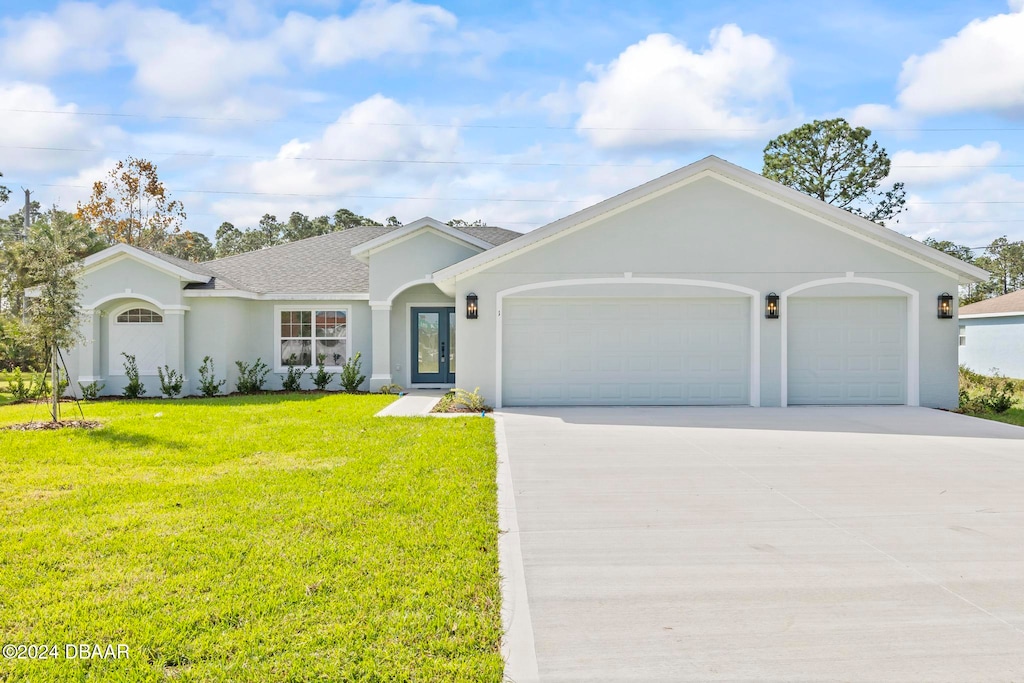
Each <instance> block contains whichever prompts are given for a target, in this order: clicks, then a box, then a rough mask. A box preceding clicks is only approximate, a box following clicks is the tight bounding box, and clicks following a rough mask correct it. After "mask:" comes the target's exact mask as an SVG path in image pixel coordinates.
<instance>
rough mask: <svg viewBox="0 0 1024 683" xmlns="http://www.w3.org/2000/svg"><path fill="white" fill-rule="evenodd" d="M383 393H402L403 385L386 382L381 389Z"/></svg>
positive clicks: (380, 391)
mask: <svg viewBox="0 0 1024 683" xmlns="http://www.w3.org/2000/svg"><path fill="white" fill-rule="evenodd" d="M379 393H381V394H400V393H402V387H400V386H399V385H397V384H385V385H384V386H382V387H381V388H380V389H379Z"/></svg>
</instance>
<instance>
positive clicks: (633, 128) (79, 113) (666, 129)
mask: <svg viewBox="0 0 1024 683" xmlns="http://www.w3.org/2000/svg"><path fill="white" fill-rule="evenodd" d="M0 112H11V113H20V114H52V115H63V116H94V117H111V118H130V119H151V120H152V119H164V120H182V121H223V122H228V123H291V124H294V121H285V120H283V119H280V118H278V119H272V118H247V117H241V116H186V115H173V114H129V113H122V112H100V111H62V110H57V109H21V108H10V107H4V108H0ZM300 123H322V124H340V125H346V126H392V127H401V128H485V129H499V130H609V131H662V132H698V133H716V132H718V133H722V132H726V133H758V132H762V133H771V132H774V131H775V130H776V129H775V128H770V127H765V126H761V127H754V128H710V127H708V128H698V127H664V128H660V127H641V126H552V125H510V124H497V123H495V124H489V123H409V122H404V121H340V120H336V119H335V120H317V119H305V120H301V121H300ZM872 130H873V131H874V132H883V131H884V132H893V133H896V132H908V133H909V132H926V133H949V132H958V133H959V132H1010V131H1024V127H997V128H980V127H950V128H874V129H872Z"/></svg>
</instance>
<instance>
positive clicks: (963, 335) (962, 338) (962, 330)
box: [960, 325, 967, 346]
mask: <svg viewBox="0 0 1024 683" xmlns="http://www.w3.org/2000/svg"><path fill="white" fill-rule="evenodd" d="M960 346H967V325H961V326H960Z"/></svg>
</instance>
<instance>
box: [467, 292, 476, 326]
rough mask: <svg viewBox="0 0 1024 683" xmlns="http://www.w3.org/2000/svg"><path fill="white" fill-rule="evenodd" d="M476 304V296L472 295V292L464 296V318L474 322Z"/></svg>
mask: <svg viewBox="0 0 1024 683" xmlns="http://www.w3.org/2000/svg"><path fill="white" fill-rule="evenodd" d="M476 302H477V296H476V294H473V293H472V292H470V293H469V294H467V295H466V318H468V319H469V320H476V316H477V312H478V311H477V307H476Z"/></svg>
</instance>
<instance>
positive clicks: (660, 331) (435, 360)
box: [71, 157, 987, 408]
mask: <svg viewBox="0 0 1024 683" xmlns="http://www.w3.org/2000/svg"><path fill="white" fill-rule="evenodd" d="M986 278H987V273H986V272H985V271H983V270H980V269H978V268H976V267H973V266H971V265H968V264H966V263H963V262H961V261H959V260H957V259H955V258H952V257H950V256H948V255H946V254H944V253H941V252H939V251H936V250H934V249H931V248H929V247H927V246H924V245H922V244H920V243H919V242H916V241H914V240H912V239H909V238H907V237H904V236H902V235H900V234H898V233H896V232H894V231H892V230H889V229H886V228H883V227H880V226H878V225H876V224H874V223H871V222H869V221H867V220H863V219H860V218H858V217H856V216H853V215H851V214H849V213H848V212H846V211H843V210H840V209H837V208H835V207H832V206H830V205H828V204H825V203H823V202H820V201H818V200H815V199H813V198H810V197H807V196H805V195H803V194H800V193H798V192H796V191H794V190H791V189H789V188H787V187H783V186H781V185H778V184H777V183H774V182H772V181H769V180H767V179H765V178H763V177H762V176H760V175H758V174H756V173H752V172H750V171H747V170H745V169H742V168H740V167H737V166H734V165H732V164H729V163H727V162H725V161H723V160H721V159H719V158H716V157H708V158H706V159H703V160H701V161H699V162H696V163H694V164H691V165H689V166H686V167H685V168H682V169H679V170H677V171H674V172H672V173H669V174H668V175H665V176H663V177H660V178H658V179H656V180H653V181H651V182H649V183H646V184H644V185H641V186H639V187H637V188H634V189H632V190H629V191H628V192H625V193H623V194H620V195H618V196H616V197H612V198H611V199H608V200H606V201H603V202H601V203H599V204H596V205H594V206H591V207H590V208H587V209H584V210H582V211H579V212H577V213H574V214H572V215H570V216H567V217H565V218H563V219H561V220H558V221H555V222H554V223H551V224H549V225H546V226H544V227H542V228H539V229H537V230H535V231H533V232H530V233H527V234H523V235H520V234H518V233H515V232H512V231H508V230H503V229H500V228H492V227H472V228H451V227H449V226H447V225H444V224H443V223H440V222H438V221H435V220H433V219H431V218H423V219H421V220H418V221H416V222H415V223H412V224H409V225H405V226H403V227H399V228H385V227H365V228H355V229H351V230H346V231H343V232H338V233H334V234H330V235H324V236H321V237H313V238H310V239H306V240H302V241H299V242H294V243H290V244H285V245H282V246H278V247H273V248H270V249H265V250H262V251H258V252H252V253H247V254H242V255H239V256H232V257H228V258H223V259H218V260H215V261H211V262H208V263H202V264H196V263H189V262H186V261H181V260H178V259H174V258H171V257H167V256H163V255H160V254H156V253H151V252H147V251H143V250H139V249H135V248H133V247H130V246H125V245H120V246H115V247H111V248H109V249H107V250H105V251H103V252H100V253H98V254H95V255H94V256H91V257H89V258H88V259H86V261H85V267H84V269H83V271H82V275H81V282H82V285H83V291H84V297H83V305H84V308H85V310H86V316H85V319H84V323H83V330H82V336H83V338H84V339H85V341H84V342H83V343H81V344H80V345H79V347H78V348H76V349H73V350H72V353H71V356H72V364H71V367H72V374H73V379H74V380H77V381H79V382H90V381H93V380H98V381H100V382H103V383H105V384H106V393H119V392H120V390H121V387H122V386H123V383H124V376H123V372H124V371H123V368H122V363H121V357H120V353H121V351H126V352H128V353H132V354H135V355H136V356H137V358H138V362H139V365H140V368H141V369H142V371H143V373H144V375H146V377H144V379H145V380H146V382H147V385H148V388H149V393H150V394H156V393H158V384H157V382H156V379H155V376H154V373H155V369H156V367H157V366H158V365H164V364H167V365H169V366H170V367H172V368H175V369H178V370H181V371H183V372H184V373H185V376H186V377H187V383H186V385H185V393H190V392H194V391H195V387H196V386H197V382H198V375H197V369H198V368H199V365H200V363H201V361H202V358H203V357H204V356H206V355H209V356H211V357H212V358H213V359H214V361H215V363H216V368H217V371H218V374H219V375H220V376H221V377H223V376H225V375H226V376H227V377H228V379H229V384H228V388H230V387H232V386H233V383H234V380H235V375H236V371H235V367H234V361H236V360H243V361H247V362H252V361H253V360H255V359H256V358H257V357H259V358H262V359H263V360H264V361H265V362H267V363H268V364H270V365H271V367H272V368H273V370H274V373H273V374H272V375H271V376H270V378H269V380H268V384H267V387H268V388H278V387H280V381H281V374H282V373H283V371H284V369H285V368H284V366H283V363H284V362H285V360H286V359H287V357H288V356H289V355H291V354H293V353H294V354H296V355H297V356H298V357H300V358H301V359H302V360H303V361H304V362H307V361H310V360H312V359H313V358H315V354H316V353H318V352H323V353H326V354H327V355H328V357H329V358H330V361H329V364H330V365H337V364H339V363H341V362H343V361H344V359H345V358H347V357H349V356H351V355H353V354H354V353H356V352H357V351H358V352H361V353H362V358H363V361H364V370H365V371H367V372H366V374H367V375H368V377H369V379H368V381H367V386H366V388H367V389H371V390H375V389H377V388H379V387H380V386H382V385H385V384H390V383H396V384H399V385H401V386H403V387H406V388H416V387H427V386H430V387H437V386H452V385H457V386H460V387H463V388H467V389H473V388H475V387H480V392H481V394H482V395H484V396H485V397H486V398H487V399H488V400H489V401H491V402H492V403H494V404H495V405H497V406H499V407H502V406H523V405H577V404H578V405H595V404H598V405H599V404H608V405H622V404H640V405H661V404H666V405H727V404H737V405H752V406H786V405H796V404H907V405H924V406H934V407H943V408H953V407H955V406H956V405H957V360H958V356H957V353H958V325H957V321H956V304H955V302H953V303H952V304H951V305H949V306H948V310H947V312H946V314H945V315H946V316H948V317H940V316H942V315H943V313H942V312H941V311H938V309H937V306H938V303H937V302H938V298H939V297H940V295H942V294H944V293H947V292H954V293H955V292H956V291H957V286H958V285H960V284H963V283H968V282H978V281H981V280H983V279H986ZM937 311H938V312H937ZM307 382H308V380H307ZM72 386H73V387H74V386H75V384H74V382H73V383H72Z"/></svg>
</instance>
